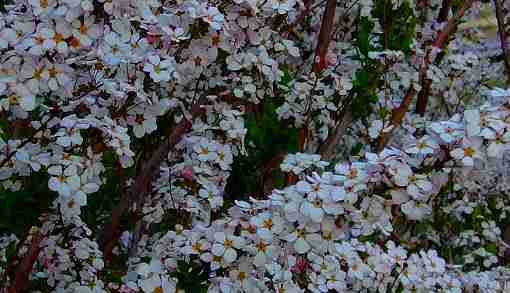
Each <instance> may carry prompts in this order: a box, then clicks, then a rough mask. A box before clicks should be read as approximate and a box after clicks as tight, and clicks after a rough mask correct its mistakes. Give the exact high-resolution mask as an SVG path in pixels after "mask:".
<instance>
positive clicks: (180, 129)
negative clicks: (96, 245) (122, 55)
mask: <svg viewBox="0 0 510 293" xmlns="http://www.w3.org/2000/svg"><path fill="white" fill-rule="evenodd" d="M200 113H202V108H201V105H200V104H199V103H197V104H195V105H194V106H193V107H192V109H191V117H192V118H195V117H197V116H198V115H200ZM191 127H192V123H191V121H188V120H187V119H185V118H183V120H181V122H179V123H178V124H177V125H176V126H175V127H174V128H173V129H171V131H170V132H169V133H168V135H167V137H166V139H165V141H164V142H163V143H162V144H160V145H159V147H158V148H157V149H156V151H155V152H154V153H153V154H152V155H151V157H150V158H149V159H148V160H147V161H145V162H143V163H142V166H141V168H140V169H139V172H138V174H137V176H136V178H135V182H134V183H133V185H132V186H131V189H130V190H129V191H128V192H123V193H122V196H121V199H120V203H119V205H118V206H116V207H114V208H113V209H112V221H111V222H110V223H109V224H108V225H106V226H105V228H104V233H103V237H102V239H101V241H100V246H101V249H102V251H103V252H104V253H105V255H107V256H109V255H110V254H111V250H112V249H113V247H114V246H115V242H116V240H117V239H118V237H119V231H118V229H119V226H120V217H121V215H122V214H123V212H124V211H125V210H126V209H127V208H128V206H129V205H130V204H133V205H134V207H135V209H136V210H135V215H134V216H133V219H134V222H135V225H136V226H135V233H134V235H133V239H132V242H131V244H130V255H133V254H134V253H135V252H136V250H135V249H134V248H133V247H135V245H136V243H138V241H139V239H140V235H139V233H140V232H141V228H139V225H140V224H141V221H140V214H141V208H142V206H143V202H144V200H145V196H146V195H147V194H148V193H149V192H150V189H151V186H150V184H151V182H152V179H154V177H156V176H157V173H158V172H159V167H160V165H161V162H163V161H164V160H165V157H166V156H167V155H168V152H170V150H172V149H173V147H174V146H175V145H176V144H177V143H179V141H180V140H181V138H182V137H183V136H184V134H186V132H188V131H189V130H190V129H191Z"/></svg>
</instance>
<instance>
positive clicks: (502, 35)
mask: <svg viewBox="0 0 510 293" xmlns="http://www.w3.org/2000/svg"><path fill="white" fill-rule="evenodd" d="M494 6H495V8H496V19H497V21H498V32H499V41H500V42H501V50H502V51H503V60H504V63H505V71H506V75H507V83H509V84H510V60H509V58H510V55H509V54H508V40H507V38H506V37H507V36H506V28H505V15H504V13H503V7H502V6H501V1H500V0H494Z"/></svg>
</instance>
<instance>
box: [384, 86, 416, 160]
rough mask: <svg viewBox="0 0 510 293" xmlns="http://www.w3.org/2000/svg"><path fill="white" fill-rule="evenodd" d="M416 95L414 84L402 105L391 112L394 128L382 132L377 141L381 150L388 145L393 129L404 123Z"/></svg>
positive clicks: (391, 124) (391, 123)
mask: <svg viewBox="0 0 510 293" xmlns="http://www.w3.org/2000/svg"><path fill="white" fill-rule="evenodd" d="M415 95H416V90H415V89H414V86H413V85H411V86H410V87H409V89H408V90H407V93H406V95H405V97H404V99H403V100H402V102H401V103H400V105H399V106H398V107H397V108H395V109H393V112H392V114H391V119H390V126H393V128H392V129H391V130H390V131H388V132H381V135H380V136H379V140H378V141H377V148H378V150H379V151H381V150H382V149H384V147H385V146H386V143H387V142H388V138H389V136H390V135H391V131H392V130H393V129H394V128H396V127H398V126H400V124H401V123H402V120H403V119H404V116H405V114H406V112H407V110H408V109H409V106H410V105H411V102H412V100H413V97H414V96H415Z"/></svg>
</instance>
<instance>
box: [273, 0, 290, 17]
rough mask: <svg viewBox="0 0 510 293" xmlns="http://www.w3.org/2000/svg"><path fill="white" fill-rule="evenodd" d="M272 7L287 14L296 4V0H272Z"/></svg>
mask: <svg viewBox="0 0 510 293" xmlns="http://www.w3.org/2000/svg"><path fill="white" fill-rule="evenodd" d="M270 5H271V8H273V9H274V10H276V11H277V12H278V13H279V14H286V13H288V12H289V11H291V10H292V9H294V5H296V0H271V1H270Z"/></svg>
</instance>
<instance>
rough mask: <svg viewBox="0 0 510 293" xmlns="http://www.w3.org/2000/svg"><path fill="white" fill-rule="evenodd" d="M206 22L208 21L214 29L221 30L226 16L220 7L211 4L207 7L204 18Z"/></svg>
mask: <svg viewBox="0 0 510 293" xmlns="http://www.w3.org/2000/svg"><path fill="white" fill-rule="evenodd" d="M203 19H204V21H205V22H207V23H208V24H209V25H210V26H211V28H212V29H213V30H216V31H218V30H220V29H221V28H222V26H223V22H224V21H225V17H224V16H223V14H222V13H221V12H220V11H219V10H218V8H216V7H214V6H210V7H208V8H207V11H206V15H205V17H204V18H203Z"/></svg>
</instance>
